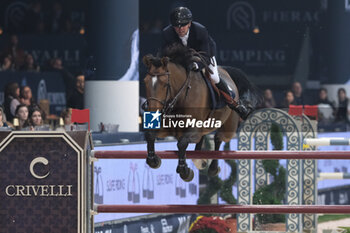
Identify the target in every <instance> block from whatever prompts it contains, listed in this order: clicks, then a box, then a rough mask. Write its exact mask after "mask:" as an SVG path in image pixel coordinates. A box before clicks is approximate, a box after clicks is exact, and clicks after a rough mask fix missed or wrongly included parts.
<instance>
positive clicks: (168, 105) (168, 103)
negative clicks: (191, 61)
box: [142, 71, 191, 114]
mask: <svg viewBox="0 0 350 233" xmlns="http://www.w3.org/2000/svg"><path fill="white" fill-rule="evenodd" d="M147 73H148V74H149V75H150V76H152V77H157V78H158V77H159V76H165V75H166V76H167V77H168V80H167V84H166V87H167V89H166V96H165V100H160V99H158V98H155V97H149V98H148V99H147V100H146V101H145V103H143V104H142V108H143V109H144V110H145V109H146V108H147V107H148V106H147V105H148V102H149V101H150V100H154V101H157V102H159V103H161V104H162V105H163V108H162V110H161V112H162V113H163V114H167V113H169V112H171V111H172V110H173V108H174V106H175V104H176V102H177V101H178V99H179V97H180V96H181V94H182V93H183V92H184V91H185V89H186V87H187V89H189V88H191V86H190V84H189V83H190V80H191V78H190V77H191V76H190V75H189V73H187V74H186V80H185V82H184V83H183V84H182V86H181V88H180V90H179V91H178V92H177V93H176V95H175V97H174V98H173V99H170V98H169V99H168V97H169V96H170V95H171V93H170V92H171V85H170V74H171V73H170V72H169V71H167V72H164V73H150V72H149V71H148V72H147ZM186 95H187V92H186Z"/></svg>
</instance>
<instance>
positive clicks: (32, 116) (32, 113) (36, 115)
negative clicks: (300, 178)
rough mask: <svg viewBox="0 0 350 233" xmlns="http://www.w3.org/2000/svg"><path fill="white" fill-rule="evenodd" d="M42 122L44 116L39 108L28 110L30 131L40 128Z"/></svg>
mask: <svg viewBox="0 0 350 233" xmlns="http://www.w3.org/2000/svg"><path fill="white" fill-rule="evenodd" d="M44 120H45V114H44V112H43V111H42V110H41V109H40V108H39V107H34V108H32V109H30V110H29V125H30V127H31V129H35V128H36V127H40V126H42V125H43V124H44Z"/></svg>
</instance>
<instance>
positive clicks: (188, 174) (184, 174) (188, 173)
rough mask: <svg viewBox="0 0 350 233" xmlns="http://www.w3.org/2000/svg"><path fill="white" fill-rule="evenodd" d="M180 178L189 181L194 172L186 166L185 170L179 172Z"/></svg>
mask: <svg viewBox="0 0 350 233" xmlns="http://www.w3.org/2000/svg"><path fill="white" fill-rule="evenodd" d="M180 177H181V179H183V180H184V181H186V182H190V181H191V180H193V177H194V172H193V170H192V169H191V168H187V169H186V171H185V172H181V173H180Z"/></svg>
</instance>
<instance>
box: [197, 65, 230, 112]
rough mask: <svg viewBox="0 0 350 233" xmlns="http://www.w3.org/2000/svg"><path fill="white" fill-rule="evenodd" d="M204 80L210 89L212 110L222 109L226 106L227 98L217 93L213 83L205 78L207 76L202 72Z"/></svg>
mask: <svg viewBox="0 0 350 233" xmlns="http://www.w3.org/2000/svg"><path fill="white" fill-rule="evenodd" d="M201 74H202V78H203V79H204V81H205V83H206V84H207V87H208V89H209V96H210V108H211V109H220V108H223V107H225V106H226V101H225V98H224V97H223V96H222V95H220V96H218V94H217V93H216V91H215V90H214V88H213V86H212V85H211V82H210V80H209V79H207V78H206V77H205V74H204V73H203V72H202V71H201Z"/></svg>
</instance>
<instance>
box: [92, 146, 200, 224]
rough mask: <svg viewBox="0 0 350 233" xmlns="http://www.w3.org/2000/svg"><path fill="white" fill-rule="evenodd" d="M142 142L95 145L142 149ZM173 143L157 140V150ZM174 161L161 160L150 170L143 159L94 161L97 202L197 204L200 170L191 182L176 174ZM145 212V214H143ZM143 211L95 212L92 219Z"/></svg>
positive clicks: (100, 219) (98, 219) (103, 148)
mask: <svg viewBox="0 0 350 233" xmlns="http://www.w3.org/2000/svg"><path fill="white" fill-rule="evenodd" d="M144 147H145V145H144V144H142V145H141V144H136V145H135V144H134V145H124V146H110V147H96V148H95V150H144V149H145V148H144ZM174 148H176V143H175V142H172V143H158V145H156V151H158V150H173V149H174ZM177 164H178V162H177V160H173V159H163V160H162V165H161V166H160V168H158V169H151V168H150V167H149V166H148V165H147V164H146V162H145V160H144V159H133V160H128V159H114V160H111V159H108V160H107V159H100V160H99V161H98V162H95V163H94V166H95V167H94V185H95V187H94V196H95V203H96V204H121V205H166V204H196V203H197V199H198V197H199V171H198V169H197V168H195V166H194V164H193V163H192V161H191V160H187V164H188V166H189V167H190V168H192V169H193V171H194V178H193V180H192V181H191V182H188V183H187V182H184V181H183V180H182V179H181V178H180V176H179V174H177V173H176V167H177ZM145 214H146V213H145ZM137 215H142V214H132V213H108V214H106V213H105V214H98V215H96V216H95V217H94V218H95V222H104V221H111V220H116V219H121V218H128V217H133V216H137Z"/></svg>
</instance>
